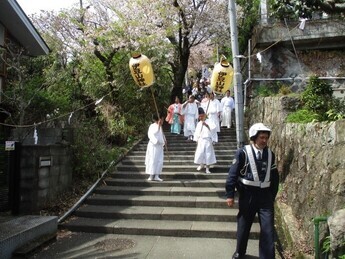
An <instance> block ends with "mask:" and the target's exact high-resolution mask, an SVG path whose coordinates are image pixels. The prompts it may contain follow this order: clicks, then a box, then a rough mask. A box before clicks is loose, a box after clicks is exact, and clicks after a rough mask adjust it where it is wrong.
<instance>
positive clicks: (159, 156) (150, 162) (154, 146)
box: [145, 114, 166, 182]
mask: <svg viewBox="0 0 345 259" xmlns="http://www.w3.org/2000/svg"><path fill="white" fill-rule="evenodd" d="M152 118H153V120H154V122H153V123H152V124H151V125H150V127H149V130H148V133H147V135H148V138H149V142H148V144H147V149H146V157H145V173H146V174H149V175H150V176H149V178H148V180H149V181H153V180H154V181H160V182H161V181H163V180H162V179H161V178H160V177H159V175H160V174H161V173H162V170H163V161H164V145H165V141H166V140H165V136H164V134H163V128H162V124H163V121H164V117H163V116H161V118H158V115H157V114H154V115H153V116H152Z"/></svg>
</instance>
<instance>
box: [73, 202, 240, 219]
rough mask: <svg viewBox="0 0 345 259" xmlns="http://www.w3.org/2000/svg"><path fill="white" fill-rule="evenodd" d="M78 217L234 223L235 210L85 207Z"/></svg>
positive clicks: (78, 213)
mask: <svg viewBox="0 0 345 259" xmlns="http://www.w3.org/2000/svg"><path fill="white" fill-rule="evenodd" d="M75 215H76V216H78V217H85V218H105V219H107V218H108V219H109V218H110V219H149V220H182V221H185V220H190V221H213V222H216V221H220V222H221V221H228V222H230V221H236V215H237V210H235V209H229V208H195V207H192V208H190V207H159V206H130V207H128V206H102V205H85V206H83V207H81V208H80V209H79V210H78V211H77V212H76V213H75Z"/></svg>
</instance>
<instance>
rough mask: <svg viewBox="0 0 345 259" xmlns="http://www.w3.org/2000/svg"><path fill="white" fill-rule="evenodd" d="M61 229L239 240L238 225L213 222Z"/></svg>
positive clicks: (86, 221) (93, 222)
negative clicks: (237, 238) (237, 234)
mask: <svg viewBox="0 0 345 259" xmlns="http://www.w3.org/2000/svg"><path fill="white" fill-rule="evenodd" d="M61 227H63V228H68V229H69V230H72V231H79V232H84V231H86V232H93V233H108V234H125V235H155V236H175V237H208V238H232V239H235V238H236V231H237V230H236V223H234V222H213V221H206V222H205V221H174V220H144V219H97V218H78V217H75V218H73V219H71V220H70V221H69V222H68V223H65V224H63V225H62V226H61ZM250 238H251V239H258V238H259V225H258V223H254V224H253V225H252V228H251V234H250Z"/></svg>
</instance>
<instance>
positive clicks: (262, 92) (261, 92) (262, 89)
mask: <svg viewBox="0 0 345 259" xmlns="http://www.w3.org/2000/svg"><path fill="white" fill-rule="evenodd" d="M256 93H257V95H258V96H261V97H268V96H272V95H274V92H273V90H272V89H271V88H269V87H267V86H259V87H258V88H257V90H256Z"/></svg>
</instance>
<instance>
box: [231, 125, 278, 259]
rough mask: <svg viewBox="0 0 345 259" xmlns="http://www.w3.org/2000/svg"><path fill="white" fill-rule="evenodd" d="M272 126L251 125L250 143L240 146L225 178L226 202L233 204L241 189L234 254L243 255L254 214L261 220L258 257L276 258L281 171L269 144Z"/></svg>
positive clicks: (236, 255)
mask: <svg viewBox="0 0 345 259" xmlns="http://www.w3.org/2000/svg"><path fill="white" fill-rule="evenodd" d="M270 134H271V130H270V129H269V128H268V127H266V126H265V125H264V124H262V123H256V124H254V125H253V126H251V127H250V129H249V138H250V140H251V144H250V145H246V146H244V147H243V148H240V149H239V150H237V152H236V155H235V159H234V162H233V165H232V166H231V167H230V170H229V174H228V178H227V180H226V186H225V189H226V197H227V200H226V202H227V205H228V206H229V207H232V206H233V205H234V196H235V188H236V189H237V191H238V193H239V201H238V205H239V212H238V215H237V246H236V251H235V253H234V254H233V256H232V258H233V259H236V258H244V255H245V254H246V250H247V244H248V238H249V233H250V229H251V226H252V224H253V221H254V218H255V215H256V214H258V217H259V223H260V241H259V257H260V259H274V258H275V257H274V254H275V249H274V204H273V203H274V200H275V197H276V195H277V192H278V184H279V175H278V170H277V166H276V164H275V155H274V153H273V152H272V151H271V150H270V149H269V148H268V147H267V142H268V139H269V137H270Z"/></svg>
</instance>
